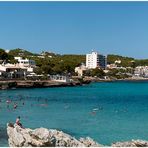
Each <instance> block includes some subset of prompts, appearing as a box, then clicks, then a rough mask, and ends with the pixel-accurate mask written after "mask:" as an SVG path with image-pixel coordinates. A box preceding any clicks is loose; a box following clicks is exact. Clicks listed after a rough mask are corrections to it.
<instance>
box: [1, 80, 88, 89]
mask: <svg viewBox="0 0 148 148" xmlns="http://www.w3.org/2000/svg"><path fill="white" fill-rule="evenodd" d="M89 83H90V81H88V80H87V81H83V82H80V81H73V82H56V81H50V80H44V81H32V80H8V81H0V89H2V90H4V89H16V88H45V87H73V86H81V85H83V84H89Z"/></svg>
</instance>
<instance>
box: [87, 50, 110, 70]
mask: <svg viewBox="0 0 148 148" xmlns="http://www.w3.org/2000/svg"><path fill="white" fill-rule="evenodd" d="M106 65H107V59H106V57H105V56H104V55H100V54H98V53H97V52H94V51H92V53H90V54H86V67H87V68H88V69H95V68H97V67H98V68H102V69H105V68H106Z"/></svg>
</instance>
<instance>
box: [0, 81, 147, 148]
mask: <svg viewBox="0 0 148 148" xmlns="http://www.w3.org/2000/svg"><path fill="white" fill-rule="evenodd" d="M7 100H11V101H12V102H11V103H6V101H7ZM14 103H17V104H18V107H17V108H16V109H14V108H13V105H14ZM17 116H20V117H21V122H22V124H23V126H24V127H27V128H33V129H34V128H39V127H45V128H53V129H59V130H62V131H64V132H66V133H68V134H71V135H72V136H75V137H76V138H80V137H87V136H89V137H91V138H93V139H94V140H96V141H97V142H99V143H101V144H104V145H110V144H111V143H113V142H116V141H126V140H131V139H143V140H148V81H145V82H100V83H91V84H89V85H84V86H78V87H62V88H58V87H57V88H34V89H16V90H0V147H3V146H8V142H7V138H8V137H7V133H6V123H7V122H13V123H14V122H15V120H16V117H17Z"/></svg>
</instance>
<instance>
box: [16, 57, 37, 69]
mask: <svg viewBox="0 0 148 148" xmlns="http://www.w3.org/2000/svg"><path fill="white" fill-rule="evenodd" d="M14 58H15V60H17V61H18V64H19V66H21V67H35V66H36V64H35V61H34V60H29V59H23V58H22V57H14Z"/></svg>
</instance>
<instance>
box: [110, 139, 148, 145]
mask: <svg viewBox="0 0 148 148" xmlns="http://www.w3.org/2000/svg"><path fill="white" fill-rule="evenodd" d="M112 147H148V141H143V140H131V141H126V142H116V143H113V144H112Z"/></svg>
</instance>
